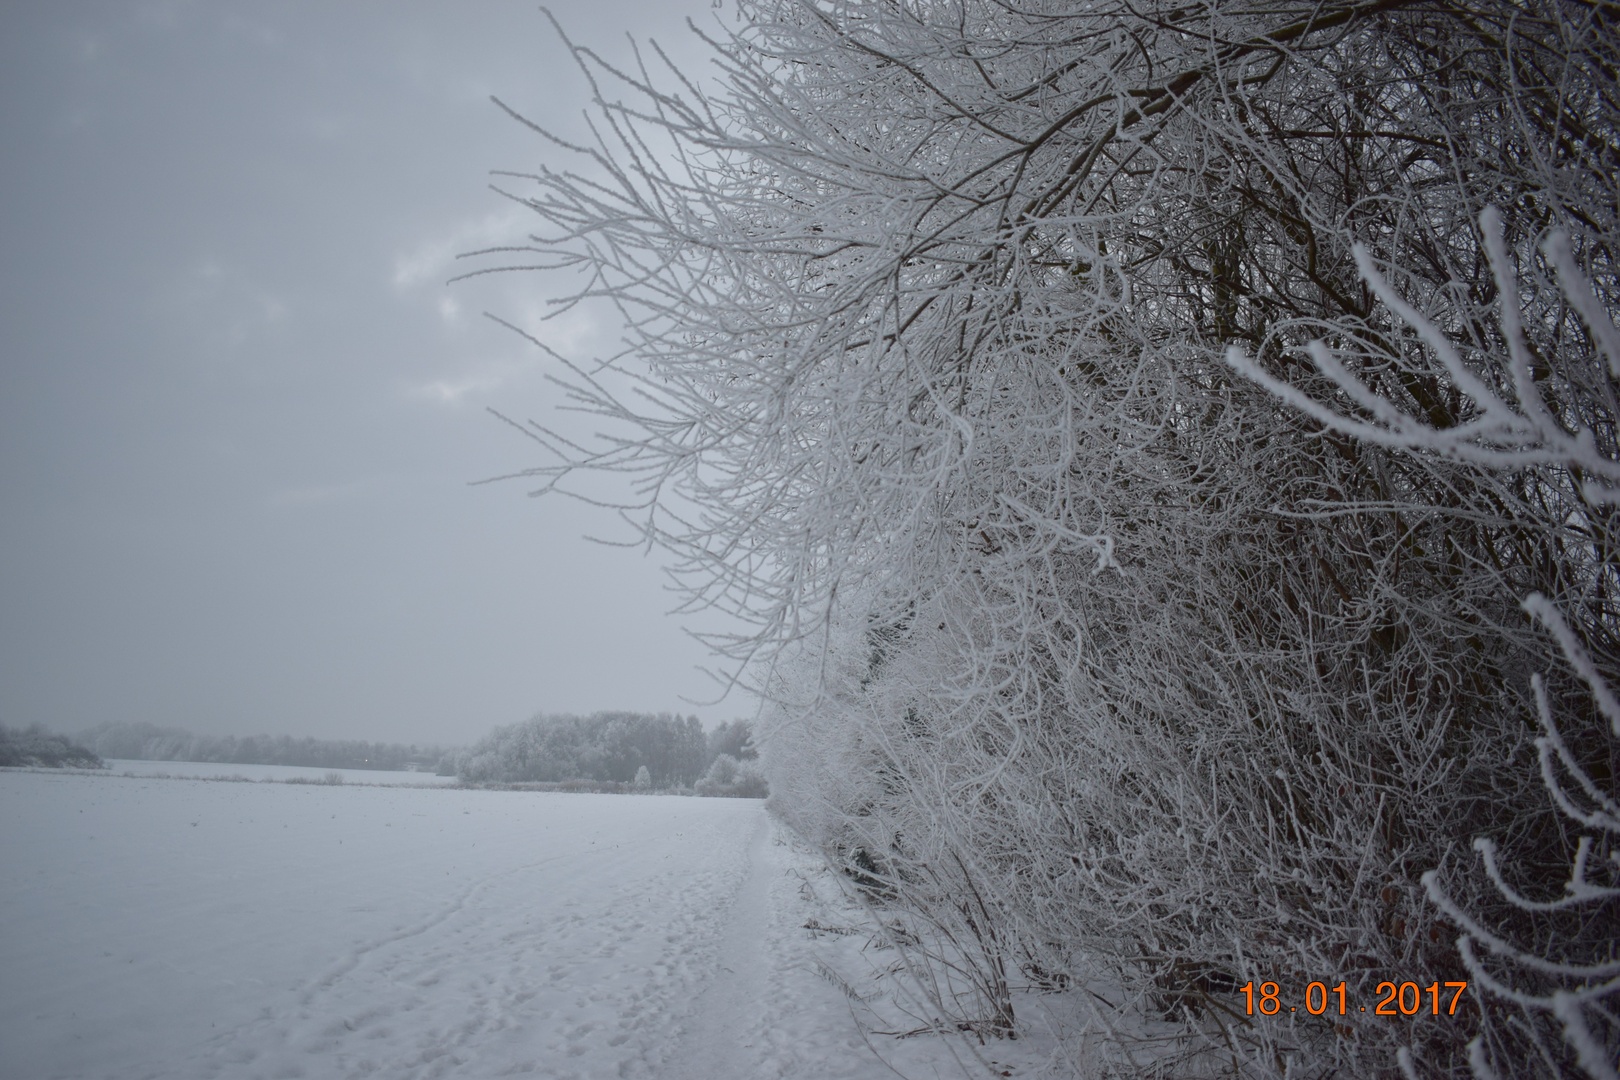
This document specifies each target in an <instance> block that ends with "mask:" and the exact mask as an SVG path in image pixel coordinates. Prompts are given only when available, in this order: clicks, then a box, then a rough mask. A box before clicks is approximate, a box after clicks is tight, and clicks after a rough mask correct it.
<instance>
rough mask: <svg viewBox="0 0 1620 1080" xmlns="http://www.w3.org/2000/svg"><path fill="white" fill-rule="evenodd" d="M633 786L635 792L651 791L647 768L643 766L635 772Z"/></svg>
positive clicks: (650, 777)
mask: <svg viewBox="0 0 1620 1080" xmlns="http://www.w3.org/2000/svg"><path fill="white" fill-rule="evenodd" d="M633 786H634V787H635V789H636V790H637V791H651V790H652V772H651V771H650V770H648V768H647V766H645V765H643V766H642V767H641V768H639V769H637V770H636V779H635V783H634V785H633Z"/></svg>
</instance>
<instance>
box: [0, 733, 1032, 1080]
mask: <svg viewBox="0 0 1620 1080" xmlns="http://www.w3.org/2000/svg"><path fill="white" fill-rule="evenodd" d="M124 764H125V763H122V762H120V763H118V765H120V766H122V765H124ZM162 764H164V765H166V766H169V767H168V768H165V769H163V770H154V771H164V772H169V773H171V774H174V775H178V774H180V773H181V772H182V771H183V770H181V769H180V768H177V767H175V766H177V765H178V764H179V763H173V762H167V763H162ZM229 768H231V769H235V770H239V771H244V772H245V770H246V769H247V768H248V767H245V766H244V767H234V766H233V767H229ZM317 772H318V771H317ZM227 775H229V773H227ZM407 775H409V774H407ZM775 828H776V827H775V826H774V825H773V824H772V823H771V822H770V820H769V819H768V818H767V816H766V815H765V813H764V810H763V808H762V805H761V804H760V803H758V802H755V801H751V800H732V799H691V798H674V797H657V796H611V795H583V794H553V793H542V792H487V791H467V790H455V789H445V788H437V789H435V788H417V787H361V786H352V785H348V784H345V785H342V786H336V785H334V786H326V785H312V784H282V783H229V782H219V781H217V780H213V781H210V780H194V779H172V778H156V777H135V776H126V775H118V774H117V772H116V770H114V771H113V772H112V773H108V774H100V775H96V774H86V773H53V772H49V771H24V770H0V860H3V862H0V866H3V868H4V872H3V874H0V1076H3V1077H6V1078H23V1077H28V1078H36V1077H37V1078H41V1080H44V1078H49V1077H96V1078H100V1077H118V1078H125V1077H133V1078H138V1077H165V1078H168V1077H174V1078H187V1077H221V1078H237V1077H242V1078H256V1077H264V1078H279V1077H310V1078H320V1077H350V1076H378V1077H387V1078H415V1077H436V1076H447V1077H448V1076H453V1077H494V1076H510V1075H534V1076H543V1077H593V1078H594V1077H669V1078H672V1080H686V1078H692V1080H696V1078H699V1077H701V1078H703V1080H721V1078H725V1077H739V1078H740V1077H747V1078H750V1080H756V1078H758V1080H764V1078H772V1077H789V1076H791V1077H806V1078H810V1077H815V1078H838V1077H848V1078H862V1080H864V1078H867V1077H872V1078H876V1077H892V1076H893V1075H894V1073H893V1072H891V1071H890V1070H889V1068H888V1067H887V1066H886V1065H884V1064H883V1062H882V1061H880V1060H879V1059H878V1057H877V1056H876V1055H875V1054H874V1052H873V1049H872V1048H871V1046H869V1039H868V1037H867V1036H863V1034H862V1032H861V1030H860V1029H859V1027H858V1026H857V1024H856V1023H855V1021H854V1011H853V1010H852V1008H851V1004H850V1001H849V1000H848V999H847V998H846V997H845V995H844V993H843V991H841V990H840V989H838V988H837V987H835V985H834V983H833V982H832V981H831V980H830V979H828V978H826V977H825V971H826V969H827V968H828V967H832V968H839V969H840V970H844V969H847V968H848V967H849V965H851V964H856V965H859V964H860V963H861V959H862V956H863V954H862V953H861V950H860V946H861V944H862V943H863V939H860V938H858V937H856V936H851V935H839V934H830V935H829V934H820V935H812V934H811V933H808V932H807V931H805V930H804V929H803V927H804V924H805V922H806V921H807V919H809V918H811V917H817V916H819V917H820V919H822V920H827V919H829V918H831V917H832V915H829V909H828V908H827V906H826V904H827V899H826V898H827V896H828V895H829V894H828V891H827V888H826V885H827V882H826V879H825V874H824V872H821V876H820V877H819V878H818V871H817V870H816V869H815V867H814V864H813V861H812V860H809V859H808V858H807V857H806V856H804V855H803V854H799V853H796V852H795V851H794V849H793V848H792V847H791V846H789V845H787V844H786V843H784V842H782V840H781V838H779V837H778V836H777V835H776V832H775ZM833 895H836V890H834V893H833ZM818 897H819V899H818ZM834 914H836V913H834ZM871 970H872V968H871V966H870V965H868V967H867V972H868V974H870V972H871ZM876 1045H877V1049H878V1050H879V1051H880V1052H881V1053H882V1054H883V1056H884V1057H885V1058H888V1059H890V1060H892V1061H895V1062H896V1063H897V1064H900V1065H901V1066H902V1067H903V1068H904V1069H905V1071H906V1072H907V1073H908V1074H909V1075H912V1076H919V1077H920V1076H933V1075H940V1074H943V1075H950V1072H949V1071H948V1070H947V1065H948V1063H949V1062H950V1060H951V1056H950V1054H949V1053H948V1052H947V1050H948V1048H946V1047H944V1046H943V1045H942V1044H940V1043H938V1042H936V1041H934V1040H931V1039H908V1040H904V1041H903V1042H900V1041H895V1040H886V1039H881V1038H880V1039H877V1040H876ZM1031 1049H1033V1048H1031ZM936 1067H938V1068H939V1069H940V1073H936V1072H935V1068H936ZM1003 1067H1004V1066H1003ZM1003 1067H998V1069H997V1070H996V1071H997V1072H999V1071H1000V1068H1003ZM1016 1074H1017V1075H1025V1072H1024V1070H1023V1069H1022V1068H1020V1069H1018V1070H1017V1072H1016ZM980 1075H983V1073H982V1072H980ZM1008 1075H1013V1073H1009V1074H1008Z"/></svg>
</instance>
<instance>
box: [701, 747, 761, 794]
mask: <svg viewBox="0 0 1620 1080" xmlns="http://www.w3.org/2000/svg"><path fill="white" fill-rule="evenodd" d="M696 789H697V793H698V794H699V795H720V796H728V797H730V798H734V799H763V798H765V796H766V795H768V794H769V789H768V788H767V787H766V784H765V776H764V774H763V773H762V772H760V768H759V765H758V764H757V763H756V762H753V761H738V760H737V759H736V758H734V757H732V756H731V755H730V754H721V755H720V756H719V757H717V758H715V759H714V761H713V762H712V763H711V764H710V765H709V771H708V772H706V773H704V774H703V776H702V778H701V779H699V780H698V782H697V784H696Z"/></svg>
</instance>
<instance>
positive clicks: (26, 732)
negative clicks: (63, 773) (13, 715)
mask: <svg viewBox="0 0 1620 1080" xmlns="http://www.w3.org/2000/svg"><path fill="white" fill-rule="evenodd" d="M0 765H10V766H32V767H34V768H47V769H59V768H62V767H63V766H72V767H73V768H76V769H99V768H101V767H102V762H101V759H100V758H99V757H97V756H96V755H95V754H94V753H93V752H92V751H90V750H87V749H85V748H84V747H82V746H80V745H78V744H77V743H75V742H73V741H72V740H71V739H69V738H68V737H67V736H66V735H52V734H51V733H50V732H48V731H46V730H45V729H44V728H43V727H41V726H40V725H38V724H35V725H33V726H32V727H28V728H23V729H21V730H19V729H17V728H8V727H6V726H4V725H3V724H0Z"/></svg>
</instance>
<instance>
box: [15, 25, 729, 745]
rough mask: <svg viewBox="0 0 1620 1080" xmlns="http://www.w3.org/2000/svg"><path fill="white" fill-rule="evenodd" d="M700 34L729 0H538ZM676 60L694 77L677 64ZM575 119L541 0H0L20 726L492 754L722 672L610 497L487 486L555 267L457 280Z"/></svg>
mask: <svg viewBox="0 0 1620 1080" xmlns="http://www.w3.org/2000/svg"><path fill="white" fill-rule="evenodd" d="M551 7H552V10H553V11H554V12H555V13H556V15H557V17H558V18H559V20H561V21H562V23H563V24H564V25H565V27H566V28H567V29H568V30H569V32H570V34H572V35H574V36H575V37H576V39H577V40H580V41H582V42H586V43H590V44H593V45H598V46H600V47H601V48H602V51H604V52H606V53H609V54H612V55H620V56H622V55H625V49H626V46H625V43H624V42H625V33H626V32H627V31H630V32H634V33H635V34H636V35H637V36H638V37H646V36H649V35H650V36H652V37H655V38H657V39H658V40H660V41H661V42H664V43H666V44H667V45H669V46H670V47H671V48H672V49H674V50H675V51H676V53H677V55H680V56H683V57H687V58H696V57H698V56H700V51H699V50H700V46H698V45H697V44H696V43H695V42H692V41H690V39H689V36H688V35H687V33H686V31H685V29H684V26H683V21H684V19H685V18H686V17H687V16H688V15H691V16H694V17H696V18H698V19H699V20H701V21H707V20H712V18H713V17H714V16H715V13H714V12H712V11H711V10H710V7H709V3H708V0H698V2H689V0H553V3H552V4H551ZM686 66H693V65H692V63H687V65H686ZM492 93H493V94H497V95H499V96H500V97H501V98H502V99H503V100H506V101H507V102H509V103H510V104H512V105H513V106H514V107H516V108H518V109H520V110H522V111H525V112H527V113H528V114H530V115H532V116H534V117H535V118H537V119H540V120H542V121H544V122H548V123H555V124H557V125H559V126H560V127H563V128H567V129H572V130H577V125H578V121H577V119H575V118H577V116H578V115H579V113H580V112H581V110H582V109H583V108H584V106H585V91H584V86H583V84H582V82H581V81H580V79H579V78H578V76H577V74H576V73H575V72H574V70H573V69H572V68H571V67H570V66H569V65H568V63H567V62H566V60H565V58H564V56H563V54H562V51H561V49H560V48H559V46H558V44H557V42H556V40H555V38H554V36H553V35H552V32H551V30H550V28H549V26H548V24H547V23H546V21H545V19H544V17H543V16H542V15H541V14H540V12H539V10H538V7H537V6H536V5H535V4H533V3H527V2H516V0H513V2H499V0H456V2H454V3H451V2H448V0H446V2H440V3H428V2H419V3H402V2H398V0H388V2H355V0H343V2H333V0H320V2H307V3H306V2H293V0H277V2H276V3H263V2H257V0H255V2H249V0H211V2H206V3H182V2H175V3H135V2H128V0H125V2H120V3H76V2H66V0H53V2H50V3H7V4H3V5H0V195H3V198H4V202H3V208H0V723H5V724H7V725H12V726H20V725H24V724H28V723H33V722H36V721H37V722H42V723H44V724H46V725H48V726H50V727H52V728H54V729H57V730H62V731H75V730H79V729H82V728H84V727H88V726H90V725H93V724H96V723H99V722H102V721H106V720H129V721H150V722H153V723H158V724H170V725H178V726H182V727H188V728H191V729H193V730H197V731H205V732H219V733H227V732H234V733H250V732H260V731H268V732H273V733H281V732H286V733H289V734H295V735H315V736H317V737H345V738H347V737H360V738H374V739H388V740H402V741H412V740H418V741H420V740H435V741H446V742H465V741H470V740H472V739H474V738H477V737H478V736H480V735H482V734H484V733H485V732H486V731H488V730H489V728H491V727H492V726H494V725H496V724H504V723H511V722H513V721H516V720H520V719H523V718H524V717H526V716H528V715H531V714H533V713H535V712H537V711H548V712H550V711H558V712H561V711H569V712H586V711H592V710H596V709H610V708H613V709H634V710H648V711H652V710H671V711H680V712H683V713H690V712H696V713H698V715H700V716H701V717H702V718H703V719H704V721H705V723H708V724H711V725H712V724H713V723H715V722H717V721H719V720H723V719H728V718H730V717H731V716H734V715H740V714H745V713H747V712H748V711H749V703H748V702H747V701H746V700H743V699H741V698H739V697H737V696H733V697H732V698H730V699H728V700H727V701H726V702H725V703H724V704H722V705H720V706H717V707H709V708H693V707H692V706H690V705H687V704H685V703H684V702H683V701H682V700H681V698H682V696H686V697H696V698H703V697H711V696H713V692H714V688H713V684H712V683H710V682H709V681H708V680H707V679H706V678H705V677H704V676H702V675H701V674H699V673H698V672H697V671H696V670H695V665H698V664H701V663H702V662H703V661H704V654H703V651H702V649H701V648H700V647H699V646H697V645H696V644H694V643H693V642H691V641H690V640H689V639H687V638H686V637H685V636H684V635H683V634H682V632H681V626H680V623H679V621H678V620H676V619H674V618H669V617H666V616H665V615H664V614H663V613H664V612H665V611H666V610H667V609H668V608H670V607H671V606H672V604H673V598H672V596H671V595H670V594H669V593H667V592H666V591H664V587H663V586H664V580H663V578H662V574H661V570H660V566H659V563H658V562H657V560H656V558H644V557H642V556H641V555H639V554H637V553H634V552H628V551H625V550H621V549H612V548H604V547H600V546H596V545H592V544H590V543H588V542H586V541H584V540H583V539H581V537H582V534H585V533H589V532H594V533H602V532H606V531H610V530H611V528H612V522H611V520H610V519H609V518H607V517H605V516H604V515H603V513H602V512H601V511H596V510H592V509H590V508H588V507H582V506H579V505H578V504H572V503H568V502H564V501H561V500H554V499H549V498H548V499H540V500H534V499H529V498H527V497H526V496H525V494H524V492H525V489H524V488H523V487H522V486H521V485H520V484H497V485H488V486H481V487H474V486H469V481H472V480H477V479H480V478H483V477H487V476H491V475H495V474H500V473H504V472H508V471H511V470H513V469H514V468H519V467H522V466H524V465H529V464H533V463H535V462H536V461H537V460H538V459H537V458H536V457H535V456H534V455H533V454H532V453H531V451H530V448H529V447H528V446H527V445H526V444H524V443H523V442H522V440H521V439H519V438H518V437H516V436H515V435H514V434H513V433H512V432H511V431H509V430H507V429H504V428H502V427H501V426H500V425H499V423H498V422H497V421H495V420H494V419H492V418H491V417H489V416H488V414H487V413H486V412H485V411H484V410H485V408H486V407H488V406H494V407H497V408H499V409H501V410H502V411H503V412H507V413H510V414H515V415H518V416H534V417H537V418H544V417H545V415H546V413H547V411H548V410H549V409H550V408H551V405H552V404H553V403H554V401H555V399H556V393H555V391H553V390H552V389H551V388H550V387H549V386H548V385H547V384H546V383H545V382H544V381H543V375H544V374H545V372H546V371H547V362H546V361H545V359H544V358H543V357H541V356H539V355H537V354H536V353H535V352H534V351H533V350H532V349H531V348H530V347H528V346H525V345H524V344H523V343H522V342H521V341H519V340H518V339H516V338H515V337H514V336H513V335H511V334H510V332H508V331H504V330H502V329H500V328H499V327H496V326H495V325H493V324H491V323H489V322H488V321H487V320H484V319H483V318H482V317H481V315H480V313H481V312H482V311H483V310H485V309H488V310H492V311H495V312H497V313H499V314H502V315H504V316H506V317H508V318H510V319H512V320H513V321H515V322H519V323H522V324H524V325H526V326H529V327H531V328H536V329H537V331H538V332H539V333H540V334H541V335H542V336H543V337H544V338H545V339H546V340H547V341H548V342H549V343H551V344H553V345H554V346H555V347H557V348H558V349H559V351H561V352H563V353H564V354H568V355H574V356H589V355H592V354H595V353H600V352H602V351H604V350H606V349H608V348H610V347H611V342H612V341H613V339H614V338H615V337H616V332H617V328H616V327H614V326H612V325H609V324H608V323H607V322H606V320H601V319H593V318H592V317H590V316H588V315H573V316H570V317H569V318H567V319H566V320H564V321H562V322H560V323H552V324H547V325H546V326H545V327H544V328H540V327H539V324H538V322H537V318H538V316H539V314H541V313H542V312H543V311H544V310H545V308H544V302H545V300H546V299H547V296H548V291H547V282H545V281H543V280H541V279H540V278H538V277H534V276H528V277H522V276H512V275H507V276H502V277H497V278H489V277H486V278H480V279H476V280H474V281H471V282H466V283H461V284H457V285H451V286H446V285H445V284H444V282H445V279H446V278H447V277H449V276H450V275H451V274H452V273H454V272H455V271H456V269H457V268H456V267H454V266H453V265H452V259H451V257H452V256H453V255H454V254H455V253H456V252H458V251H464V250H468V249H471V248H475V247H478V246H481V245H484V244H488V243H491V242H501V241H509V240H513V239H516V238H518V237H520V236H521V233H522V229H523V226H524V221H523V219H522V218H521V217H520V216H519V215H518V214H516V213H515V212H514V210H513V208H512V207H511V206H510V205H509V204H507V203H504V202H503V201H502V200H501V199H500V198H499V197H498V196H496V195H495V194H493V193H491V192H490V191H489V190H488V187H487V185H488V182H489V176H488V173H489V171H490V170H492V169H520V170H524V169H532V168H534V167H535V166H537V165H538V164H540V163H541V162H542V161H550V162H552V163H553V164H557V163H558V162H559V155H558V154H557V153H556V152H555V151H552V150H550V149H549V148H548V147H547V146H545V145H544V144H543V143H542V142H541V141H540V140H538V139H537V138H536V137H534V136H533V135H531V134H529V133H527V132H526V131H524V130H523V129H522V128H520V127H519V126H518V125H516V124H515V123H514V122H512V121H511V120H509V119H507V118H506V117H504V116H503V115H501V114H500V113H499V112H498V110H496V108H495V107H494V106H493V105H491V104H490V103H489V100H488V97H489V95H490V94H492Z"/></svg>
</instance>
